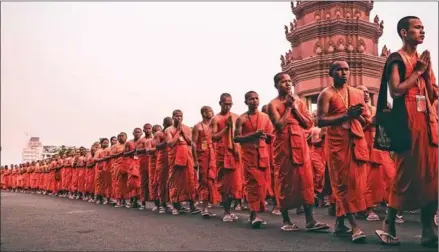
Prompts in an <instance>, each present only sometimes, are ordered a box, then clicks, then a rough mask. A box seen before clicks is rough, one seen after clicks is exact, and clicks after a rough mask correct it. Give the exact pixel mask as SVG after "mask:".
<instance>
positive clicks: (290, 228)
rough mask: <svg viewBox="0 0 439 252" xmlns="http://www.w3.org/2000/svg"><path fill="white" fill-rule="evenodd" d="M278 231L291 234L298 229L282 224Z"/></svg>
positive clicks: (294, 226)
mask: <svg viewBox="0 0 439 252" xmlns="http://www.w3.org/2000/svg"><path fill="white" fill-rule="evenodd" d="M280 229H282V231H285V232H293V231H297V230H299V227H298V226H297V225H296V224H284V225H283V226H282V227H280Z"/></svg>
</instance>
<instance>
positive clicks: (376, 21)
mask: <svg viewBox="0 0 439 252" xmlns="http://www.w3.org/2000/svg"><path fill="white" fill-rule="evenodd" d="M373 22H374V23H375V24H379V23H380V18H379V17H378V15H375V18H374V19H373Z"/></svg>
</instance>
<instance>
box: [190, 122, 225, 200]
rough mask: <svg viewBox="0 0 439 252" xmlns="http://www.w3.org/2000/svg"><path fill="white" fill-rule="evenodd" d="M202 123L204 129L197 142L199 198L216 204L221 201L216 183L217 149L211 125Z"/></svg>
mask: <svg viewBox="0 0 439 252" xmlns="http://www.w3.org/2000/svg"><path fill="white" fill-rule="evenodd" d="M200 124H201V127H202V128H203V131H202V132H201V133H200V134H199V136H198V142H197V143H196V146H197V150H196V151H197V159H198V160H197V161H198V164H199V167H198V168H199V182H198V187H197V188H198V199H199V200H201V201H208V202H210V203H211V204H216V203H218V202H219V201H220V198H219V195H218V191H217V190H216V185H215V178H216V174H217V169H216V159H215V149H214V147H213V143H212V134H211V132H210V130H209V126H206V125H204V124H203V123H202V122H201V123H200Z"/></svg>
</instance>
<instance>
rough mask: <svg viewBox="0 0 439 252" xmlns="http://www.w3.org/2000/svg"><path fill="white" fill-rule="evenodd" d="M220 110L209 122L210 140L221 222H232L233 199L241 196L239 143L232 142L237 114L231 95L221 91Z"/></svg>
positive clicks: (234, 218) (233, 216)
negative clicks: (215, 168)
mask: <svg viewBox="0 0 439 252" xmlns="http://www.w3.org/2000/svg"><path fill="white" fill-rule="evenodd" d="M219 104H220V106H221V112H220V113H218V114H217V115H215V116H214V117H213V118H212V121H211V123H210V127H211V131H212V140H213V141H214V143H215V145H216V152H215V154H216V166H217V169H218V173H217V181H218V185H219V187H218V190H219V193H220V194H221V198H222V204H223V207H224V217H223V222H232V221H234V220H237V219H238V216H236V215H235V214H233V213H232V212H231V206H232V201H233V200H240V199H241V198H242V166H241V162H240V161H241V160H240V150H239V145H238V144H236V143H234V142H233V138H234V136H233V134H234V125H235V123H236V119H238V115H236V114H234V113H232V112H231V111H230V109H231V108H232V106H233V101H232V96H231V95H230V94H228V93H223V94H221V96H220V102H219Z"/></svg>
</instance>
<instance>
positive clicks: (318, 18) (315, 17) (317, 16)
mask: <svg viewBox="0 0 439 252" xmlns="http://www.w3.org/2000/svg"><path fill="white" fill-rule="evenodd" d="M314 20H315V21H317V22H318V21H320V11H316V12H315V14H314Z"/></svg>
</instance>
